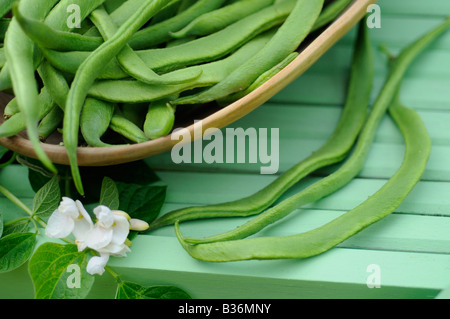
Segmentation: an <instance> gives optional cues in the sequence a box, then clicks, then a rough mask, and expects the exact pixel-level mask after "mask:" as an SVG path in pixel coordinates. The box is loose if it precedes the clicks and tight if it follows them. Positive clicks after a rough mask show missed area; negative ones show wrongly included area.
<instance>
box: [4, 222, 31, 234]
mask: <svg viewBox="0 0 450 319" xmlns="http://www.w3.org/2000/svg"><path fill="white" fill-rule="evenodd" d="M30 222H31V221H30V218H28V217H25V218H19V219H16V220H13V221H10V222H7V223H5V224H4V225H3V236H6V235H9V234H14V233H26V232H28V230H29V228H30Z"/></svg>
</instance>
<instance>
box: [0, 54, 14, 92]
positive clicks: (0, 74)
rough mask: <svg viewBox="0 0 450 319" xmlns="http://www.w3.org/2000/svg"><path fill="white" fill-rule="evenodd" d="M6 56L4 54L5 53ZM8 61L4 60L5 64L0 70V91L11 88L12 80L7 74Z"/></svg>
mask: <svg viewBox="0 0 450 319" xmlns="http://www.w3.org/2000/svg"><path fill="white" fill-rule="evenodd" d="M5 58H6V54H5ZM7 62H8V61H5V64H4V65H3V67H2V70H1V71H0V91H6V90H10V89H11V88H12V81H11V77H10V75H9V66H8V63H7Z"/></svg>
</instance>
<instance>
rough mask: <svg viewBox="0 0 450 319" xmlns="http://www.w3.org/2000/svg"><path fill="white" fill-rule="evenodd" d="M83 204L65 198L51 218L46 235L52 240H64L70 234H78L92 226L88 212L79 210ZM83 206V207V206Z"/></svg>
mask: <svg viewBox="0 0 450 319" xmlns="http://www.w3.org/2000/svg"><path fill="white" fill-rule="evenodd" d="M80 205H81V203H79V202H78V201H77V202H75V201H74V200H72V199H70V198H68V197H63V199H62V201H61V203H60V204H59V206H58V209H56V210H55V211H54V212H53V214H52V215H51V216H50V218H49V219H48V222H47V226H46V228H45V233H46V235H47V236H48V237H51V238H64V237H67V236H69V235H70V233H72V232H74V233H77V232H79V231H80V230H82V229H84V228H89V227H91V226H90V225H92V220H91V218H90V216H89V214H87V212H86V211H81V212H80V210H79V206H80ZM81 206H82V205H81Z"/></svg>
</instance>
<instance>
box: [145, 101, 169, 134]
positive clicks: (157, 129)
mask: <svg viewBox="0 0 450 319" xmlns="http://www.w3.org/2000/svg"><path fill="white" fill-rule="evenodd" d="M174 123H175V107H174V106H172V105H171V104H170V103H169V102H168V101H166V100H163V101H157V102H154V103H150V105H149V107H148V112H147V114H146V117H145V122H144V133H145V135H146V136H147V137H148V138H149V139H151V140H154V139H157V138H160V137H163V136H167V135H168V134H169V133H170V132H171V131H172V129H173V125H174Z"/></svg>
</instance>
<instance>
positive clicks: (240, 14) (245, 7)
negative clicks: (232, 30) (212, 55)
mask: <svg viewBox="0 0 450 319" xmlns="http://www.w3.org/2000/svg"><path fill="white" fill-rule="evenodd" d="M273 2H274V0H243V1H238V2H235V3H232V4H230V5H227V6H225V7H222V8H219V9H217V10H214V11H211V12H208V13H205V14H203V15H201V16H199V17H198V18H196V19H195V20H193V21H192V22H191V23H189V24H188V25H187V26H185V27H184V28H183V29H181V30H179V31H177V32H172V33H171V35H172V36H173V37H174V38H184V37H186V36H191V35H194V36H204V35H208V34H211V33H214V32H217V31H219V30H221V29H223V28H225V27H227V26H229V25H230V24H232V23H235V22H237V21H239V20H240V19H243V18H245V17H246V16H248V15H250V14H252V13H255V12H257V11H259V10H261V9H263V8H265V7H267V6H269V5H272V4H273Z"/></svg>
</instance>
